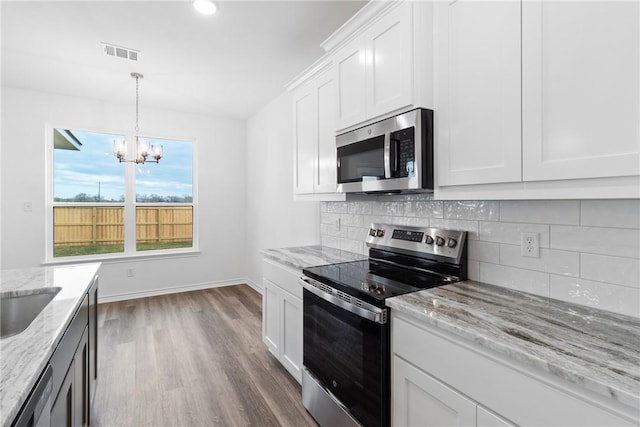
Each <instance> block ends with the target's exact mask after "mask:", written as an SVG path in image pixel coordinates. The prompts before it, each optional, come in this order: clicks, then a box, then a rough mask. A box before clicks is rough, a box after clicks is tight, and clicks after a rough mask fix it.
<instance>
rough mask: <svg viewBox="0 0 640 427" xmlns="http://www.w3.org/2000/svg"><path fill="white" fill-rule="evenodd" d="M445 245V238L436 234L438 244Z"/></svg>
mask: <svg viewBox="0 0 640 427" xmlns="http://www.w3.org/2000/svg"><path fill="white" fill-rule="evenodd" d="M442 245H444V239H443V238H442V237H440V236H436V246H442Z"/></svg>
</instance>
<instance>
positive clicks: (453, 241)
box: [447, 238, 458, 248]
mask: <svg viewBox="0 0 640 427" xmlns="http://www.w3.org/2000/svg"><path fill="white" fill-rule="evenodd" d="M457 244H458V241H457V240H456V239H452V238H449V240H448V241H447V246H449V247H450V248H455V247H456V245H457Z"/></svg>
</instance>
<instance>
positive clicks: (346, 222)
mask: <svg viewBox="0 0 640 427" xmlns="http://www.w3.org/2000/svg"><path fill="white" fill-rule="evenodd" d="M340 221H341V222H340V226H341V227H343V226H346V227H363V226H364V222H363V215H350V214H342V215H340Z"/></svg>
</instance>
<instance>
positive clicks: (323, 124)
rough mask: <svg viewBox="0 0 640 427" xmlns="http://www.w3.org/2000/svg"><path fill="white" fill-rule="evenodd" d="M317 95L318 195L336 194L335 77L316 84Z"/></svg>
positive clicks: (325, 78) (326, 77) (316, 182)
mask: <svg viewBox="0 0 640 427" xmlns="http://www.w3.org/2000/svg"><path fill="white" fill-rule="evenodd" d="M314 90H315V95H316V110H317V113H316V118H317V125H316V130H317V140H316V142H317V147H316V162H315V165H316V171H315V175H316V179H315V186H314V191H315V192H316V193H335V192H336V187H337V166H336V137H335V108H334V100H335V92H334V87H333V76H332V75H331V74H330V73H326V74H325V75H324V76H321V77H320V78H319V79H318V80H317V81H316V82H315V83H314Z"/></svg>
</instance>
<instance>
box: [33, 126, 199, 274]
mask: <svg viewBox="0 0 640 427" xmlns="http://www.w3.org/2000/svg"><path fill="white" fill-rule="evenodd" d="M55 129H70V130H74V131H81V132H92V133H105V134H118V135H122V136H124V137H125V140H126V141H127V158H128V159H133V158H135V144H132V143H131V142H130V141H133V139H134V133H133V131H124V132H123V131H119V130H117V129H116V130H114V129H109V130H105V129H103V128H100V129H96V128H91V129H87V128H86V127H81V126H64V125H62V126H60V125H52V124H46V125H45V132H46V135H45V143H46V152H47V155H46V165H45V181H46V185H45V187H46V191H45V203H44V206H45V210H46V214H45V234H46V238H45V260H44V262H43V264H44V265H47V264H69V263H79V262H96V261H108V260H126V259H137V258H167V257H168V258H173V257H181V256H195V255H197V254H199V253H200V252H201V251H200V249H199V238H198V235H199V233H198V229H199V227H198V222H199V221H198V218H199V215H198V212H199V205H198V179H197V177H198V169H197V167H198V162H197V159H198V155H197V151H198V144H197V141H196V138H193V137H186V136H174V135H158V134H157V133H155V132H145V133H144V134H141V135H140V136H141V137H142V138H145V137H147V138H154V139H166V140H173V141H184V142H185V143H190V144H191V191H192V201H191V203H166V202H158V203H150V202H145V203H139V202H137V201H136V181H135V178H136V169H135V168H136V166H137V165H136V163H133V162H125V163H123V165H122V166H123V168H124V185H125V186H124V191H125V194H124V203H123V202H102V203H90V202H55V201H54V196H55V195H54V176H53V174H54V155H55V153H54V150H55V149H54V146H53V145H54V144H53V139H54V133H53V132H54V130H55ZM149 135H152V136H149ZM113 161H114V162H118V159H117V158H116V157H115V156H113ZM156 166H158V167H162V160H160V163H159V164H157V165H156ZM60 206H64V207H74V206H80V207H119V206H122V207H124V252H115V253H107V254H95V255H82V256H66V257H55V256H54V246H53V245H54V224H53V221H54V214H53V210H54V207H60ZM139 206H140V207H151V206H191V208H192V218H193V224H192V245H191V247H190V248H172V249H154V250H144V251H138V250H137V249H136V240H137V230H136V209H137V208H138V207H139Z"/></svg>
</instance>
